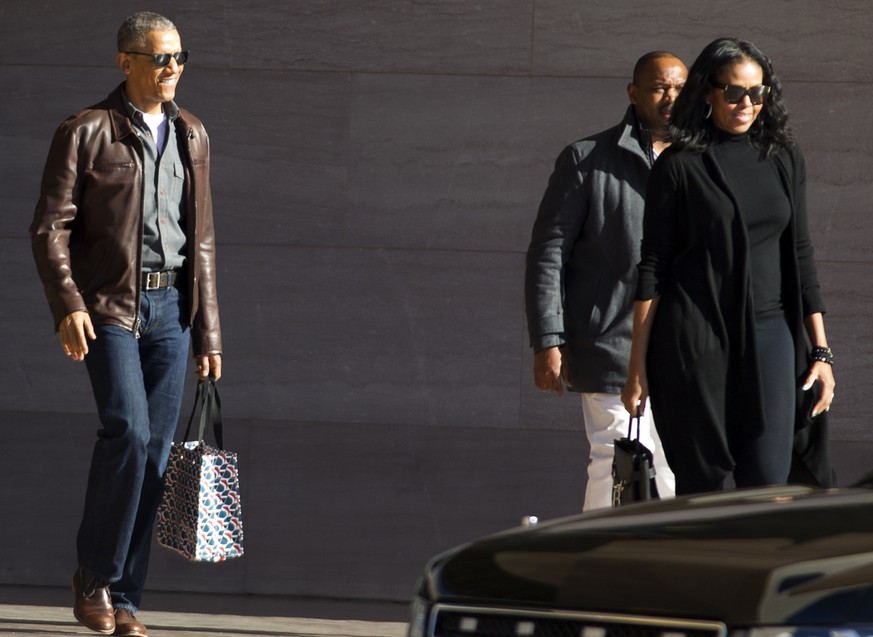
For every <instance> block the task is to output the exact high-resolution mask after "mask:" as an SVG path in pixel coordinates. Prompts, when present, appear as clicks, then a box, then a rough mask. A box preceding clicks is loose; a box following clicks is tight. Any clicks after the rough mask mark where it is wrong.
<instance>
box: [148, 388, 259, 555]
mask: <svg viewBox="0 0 873 637" xmlns="http://www.w3.org/2000/svg"><path fill="white" fill-rule="evenodd" d="M198 405H199V406H200V432H199V435H198V437H197V440H193V441H189V440H188V436H189V435H190V433H191V423H192V422H193V421H194V415H195V414H196V412H197V407H198ZM210 424H211V426H212V433H213V439H214V440H215V445H216V446H215V447H213V446H210V445H209V444H208V443H207V442H206V439H205V436H206V433H207V429H208V428H209V427H208V426H209V425H210ZM157 535H158V543H159V544H161V545H162V546H165V547H167V548H169V549H172V550H174V551H178V552H179V553H181V554H182V555H184V556H185V557H187V558H188V559H190V560H194V561H197V562H221V561H223V560H226V559H228V558H231V557H239V556H241V555H242V554H243V527H242V506H241V504H240V494H239V471H238V462H237V455H236V454H235V453H233V452H231V451H227V450H226V449H225V448H224V440H223V425H222V417H221V400H220V399H219V397H218V390H217V389H216V387H215V381H214V379H213V378H211V377H210V378H208V379H206V380H204V381H200V383H199V384H198V386H197V395H196V398H195V400H194V410H193V411H192V412H191V417H190V418H189V419H188V427H187V428H186V429H185V438H184V440H183V441H182V442H174V443H173V446H172V448H171V450H170V459H169V462H168V464H167V473H166V475H165V477H164V494H163V498H162V500H161V505H160V508H159V509H158V529H157Z"/></svg>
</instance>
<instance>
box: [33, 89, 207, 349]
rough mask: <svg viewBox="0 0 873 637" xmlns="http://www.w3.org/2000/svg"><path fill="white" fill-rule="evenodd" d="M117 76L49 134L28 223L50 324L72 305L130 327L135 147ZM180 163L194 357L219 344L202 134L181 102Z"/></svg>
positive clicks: (136, 208)
mask: <svg viewBox="0 0 873 637" xmlns="http://www.w3.org/2000/svg"><path fill="white" fill-rule="evenodd" d="M122 87H123V85H121V86H119V87H118V88H117V89H116V90H115V91H114V92H112V93H111V94H110V95H109V97H107V98H106V99H105V100H103V101H102V102H100V103H98V104H95V105H94V106H91V107H89V108H86V109H84V110H82V111H80V112H79V113H77V114H75V115H73V116H71V117H70V118H68V119H67V120H66V121H64V123H62V124H61V125H60V127H59V128H58V130H57V132H56V133H55V136H54V139H53V140H52V145H51V149H50V150H49V154H48V159H47V160H46V165H45V171H44V173H43V178H42V185H41V187H40V197H39V202H38V203H37V206H36V211H35V213H34V217H33V223H32V224H31V227H30V236H31V242H32V247H33V256H34V259H35V260H36V266H37V270H38V271H39V276H40V278H41V279H42V284H43V288H44V289H45V294H46V297H47V298H48V302H49V306H50V307H51V311H52V315H53V317H54V321H55V328H56V329H57V326H58V324H59V323H60V321H61V319H63V318H64V317H65V316H66V315H68V314H70V313H71V312H75V311H77V310H86V311H88V312H89V313H90V316H91V320H92V322H93V323H94V324H97V325H100V324H112V325H118V326H121V327H124V328H126V329H129V330H131V331H135V330H136V329H137V326H138V320H139V304H140V271H141V265H140V264H141V261H142V241H143V237H142V234H143V218H142V209H143V207H142V192H143V187H142V179H143V170H142V162H143V148H142V142H141V141H140V139H139V137H138V136H137V135H136V132H135V130H134V128H133V124H132V122H131V121H130V118H129V117H128V115H127V111H126V109H125V106H124V93H123V91H122ZM176 129H177V131H178V137H179V155H180V156H181V158H182V161H183V163H184V165H185V210H186V234H187V246H188V247H187V249H188V255H187V261H186V268H185V270H186V272H187V277H188V306H189V316H190V318H189V320H190V324H191V330H192V337H193V349H194V354H195V355H196V356H203V355H206V354H216V353H220V352H221V327H220V323H219V318H218V296H217V292H216V282H215V232H214V228H213V224H212V194H211V189H210V186H209V138H208V137H207V135H206V130H205V129H204V128H203V124H202V123H201V122H200V120H199V119H197V118H196V117H195V116H194V115H192V114H191V113H189V112H187V111H185V110H184V109H180V114H179V117H178V119H177V120H176Z"/></svg>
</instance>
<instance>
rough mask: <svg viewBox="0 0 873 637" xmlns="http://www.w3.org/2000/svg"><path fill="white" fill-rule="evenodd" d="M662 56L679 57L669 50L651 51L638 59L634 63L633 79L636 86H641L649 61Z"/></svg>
mask: <svg viewBox="0 0 873 637" xmlns="http://www.w3.org/2000/svg"><path fill="white" fill-rule="evenodd" d="M661 58H676V59H677V60H678V59H679V58H678V57H676V56H675V55H673V54H672V53H670V52H669V51H649V52H648V53H646V54H645V55H643V56H642V57H641V58H640V59H639V60H637V63H636V64H634V76H633V80H632V81H633V83H634V86H639V81H640V76H641V75H642V74H643V71H645V70H646V67H647V66H648V65H649V62H651V61H652V60H660V59H661Z"/></svg>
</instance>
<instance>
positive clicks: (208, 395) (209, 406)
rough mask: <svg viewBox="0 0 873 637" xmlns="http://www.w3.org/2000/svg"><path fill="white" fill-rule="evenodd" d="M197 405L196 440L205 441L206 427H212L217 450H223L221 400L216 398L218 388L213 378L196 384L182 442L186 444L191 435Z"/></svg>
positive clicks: (210, 377)
mask: <svg viewBox="0 0 873 637" xmlns="http://www.w3.org/2000/svg"><path fill="white" fill-rule="evenodd" d="M197 405H200V430H199V432H198V435H197V439H198V440H199V441H200V442H204V441H205V440H206V431H207V428H208V425H212V437H213V438H214V439H215V445H216V446H217V447H218V448H219V449H224V425H223V419H222V416H221V398H219V397H218V387H216V385H215V378H214V377H212V376H209V377H208V378H205V379H203V380H201V381H200V382H198V383H197V394H196V395H195V396H194V409H192V410H191V416H189V417H188V426H187V427H186V428H185V438H184V439H183V440H182V442H188V437H189V436H190V435H191V423H193V422H194V414H196V413H197Z"/></svg>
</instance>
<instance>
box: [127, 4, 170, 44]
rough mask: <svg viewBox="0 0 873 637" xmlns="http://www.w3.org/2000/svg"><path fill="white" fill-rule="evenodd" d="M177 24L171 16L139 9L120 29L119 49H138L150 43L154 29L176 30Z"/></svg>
mask: <svg viewBox="0 0 873 637" xmlns="http://www.w3.org/2000/svg"><path fill="white" fill-rule="evenodd" d="M176 30H177V29H176V25H175V24H173V22H172V21H171V20H170V19H169V18H165V17H164V16H162V15H161V14H159V13H152V12H151V11H138V12H137V13H134V14H133V15H132V16H130V17H128V18H127V19H126V20H125V21H124V22H122V23H121V26H120V27H119V29H118V50H119V52H123V51H136V50H137V49H142V48H143V47H145V46H146V45H147V44H148V35H149V33H151V32H152V31H176Z"/></svg>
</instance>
